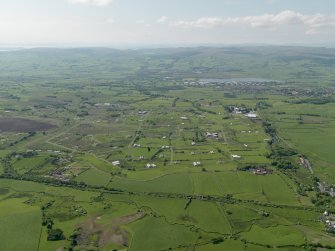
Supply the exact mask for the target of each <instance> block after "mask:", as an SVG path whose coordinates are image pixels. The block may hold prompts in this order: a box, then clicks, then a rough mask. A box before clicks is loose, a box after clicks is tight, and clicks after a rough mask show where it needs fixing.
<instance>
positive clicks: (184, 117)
mask: <svg viewBox="0 0 335 251" xmlns="http://www.w3.org/2000/svg"><path fill="white" fill-rule="evenodd" d="M180 118H181V119H182V120H188V118H187V117H186V116H181V117H180Z"/></svg>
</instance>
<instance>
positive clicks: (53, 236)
mask: <svg viewBox="0 0 335 251" xmlns="http://www.w3.org/2000/svg"><path fill="white" fill-rule="evenodd" d="M64 239H65V236H64V234H63V231H62V230H60V229H59V228H57V229H50V230H49V231H48V238H47V240H48V241H59V240H64Z"/></svg>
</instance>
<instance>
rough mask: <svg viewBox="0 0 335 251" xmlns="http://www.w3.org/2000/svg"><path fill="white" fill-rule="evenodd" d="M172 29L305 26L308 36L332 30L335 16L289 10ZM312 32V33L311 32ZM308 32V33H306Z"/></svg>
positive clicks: (193, 22) (178, 24)
mask: <svg viewBox="0 0 335 251" xmlns="http://www.w3.org/2000/svg"><path fill="white" fill-rule="evenodd" d="M169 25H170V26H172V27H182V28H204V29H210V28H216V27H222V26H228V25H230V26H232V25H242V26H251V27H253V28H271V29H275V28H277V27H279V26H284V25H301V26H305V27H306V29H307V33H308V34H312V33H313V34H316V33H317V31H316V29H318V28H321V27H328V28H334V27H335V15H324V14H319V13H318V14H314V15H305V14H301V13H299V12H294V11H290V10H285V11H282V12H280V13H278V14H263V15H258V16H244V17H226V18H222V17H202V18H199V19H196V20H191V21H184V20H180V21H174V22H170V23H169ZM312 30H313V32H312ZM308 31H309V32H308Z"/></svg>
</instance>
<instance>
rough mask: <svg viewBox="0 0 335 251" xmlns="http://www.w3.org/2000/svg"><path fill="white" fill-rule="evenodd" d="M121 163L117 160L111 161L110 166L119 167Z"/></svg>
mask: <svg viewBox="0 0 335 251" xmlns="http://www.w3.org/2000/svg"><path fill="white" fill-rule="evenodd" d="M120 164H121V163H120V161H119V160H116V161H113V162H112V165H113V166H119V165H120Z"/></svg>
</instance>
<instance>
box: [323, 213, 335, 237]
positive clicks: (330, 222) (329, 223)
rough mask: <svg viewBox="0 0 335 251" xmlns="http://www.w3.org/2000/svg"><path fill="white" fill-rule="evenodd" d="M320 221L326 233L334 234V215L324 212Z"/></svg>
mask: <svg viewBox="0 0 335 251" xmlns="http://www.w3.org/2000/svg"><path fill="white" fill-rule="evenodd" d="M322 221H323V222H324V223H325V225H326V228H327V231H330V232H335V215H334V214H331V213H330V212H328V211H325V212H324V213H323V216H322Z"/></svg>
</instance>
